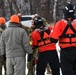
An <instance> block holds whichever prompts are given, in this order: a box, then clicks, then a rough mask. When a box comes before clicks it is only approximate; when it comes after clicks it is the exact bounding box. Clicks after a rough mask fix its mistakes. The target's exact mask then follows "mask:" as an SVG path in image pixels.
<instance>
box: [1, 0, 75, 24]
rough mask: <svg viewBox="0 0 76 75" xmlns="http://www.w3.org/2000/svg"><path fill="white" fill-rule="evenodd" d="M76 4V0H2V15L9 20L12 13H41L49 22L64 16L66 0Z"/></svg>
mask: <svg viewBox="0 0 76 75" xmlns="http://www.w3.org/2000/svg"><path fill="white" fill-rule="evenodd" d="M68 1H70V2H72V3H73V4H74V5H75V6H76V0H0V16H3V17H5V18H6V20H7V21H8V20H9V18H10V16H11V15H12V14H17V13H22V14H23V15H33V14H36V13H37V14H39V15H40V16H42V17H44V18H45V19H46V20H47V22H48V23H55V22H57V21H58V20H60V19H62V18H63V17H64V15H63V11H62V10H63V7H64V5H65V3H66V2H68Z"/></svg>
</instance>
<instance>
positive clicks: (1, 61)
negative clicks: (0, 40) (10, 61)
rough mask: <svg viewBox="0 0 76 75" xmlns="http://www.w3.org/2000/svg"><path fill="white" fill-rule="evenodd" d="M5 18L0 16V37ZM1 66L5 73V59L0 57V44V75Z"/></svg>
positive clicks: (0, 73) (4, 26)
mask: <svg viewBox="0 0 76 75" xmlns="http://www.w3.org/2000/svg"><path fill="white" fill-rule="evenodd" d="M5 23H6V20H5V18H4V17H0V37H1V34H2V32H3V31H4V30H5V28H6V24H5ZM2 66H4V70H5V74H4V75H6V61H5V60H4V59H3V58H2V57H1V45H0V75H2Z"/></svg>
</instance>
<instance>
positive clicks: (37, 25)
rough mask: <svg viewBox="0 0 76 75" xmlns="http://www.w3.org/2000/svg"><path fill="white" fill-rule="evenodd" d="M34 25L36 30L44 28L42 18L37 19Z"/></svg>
mask: <svg viewBox="0 0 76 75" xmlns="http://www.w3.org/2000/svg"><path fill="white" fill-rule="evenodd" d="M34 25H35V27H36V28H40V27H41V26H44V24H43V20H42V18H41V17H36V18H35V19H34Z"/></svg>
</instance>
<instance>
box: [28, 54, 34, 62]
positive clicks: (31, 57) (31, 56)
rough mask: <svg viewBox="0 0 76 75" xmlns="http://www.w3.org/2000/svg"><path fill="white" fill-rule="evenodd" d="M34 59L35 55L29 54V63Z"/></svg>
mask: <svg viewBox="0 0 76 75" xmlns="http://www.w3.org/2000/svg"><path fill="white" fill-rule="evenodd" d="M32 59H33V54H28V62H29V61H31V60H32Z"/></svg>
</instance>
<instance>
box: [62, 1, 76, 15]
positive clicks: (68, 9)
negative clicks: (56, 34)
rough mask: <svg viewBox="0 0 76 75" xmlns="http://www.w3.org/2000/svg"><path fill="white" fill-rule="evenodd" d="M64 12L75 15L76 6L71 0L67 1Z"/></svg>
mask: <svg viewBox="0 0 76 75" xmlns="http://www.w3.org/2000/svg"><path fill="white" fill-rule="evenodd" d="M63 13H64V15H65V16H66V15H71V14H72V15H74V13H75V6H74V5H73V4H71V3H70V2H67V3H66V4H65V6H64V9H63Z"/></svg>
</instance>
